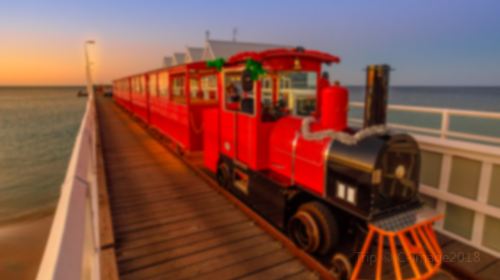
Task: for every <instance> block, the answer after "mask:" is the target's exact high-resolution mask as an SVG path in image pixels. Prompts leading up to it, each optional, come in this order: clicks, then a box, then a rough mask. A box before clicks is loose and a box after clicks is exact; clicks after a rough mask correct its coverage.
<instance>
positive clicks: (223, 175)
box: [217, 163, 231, 188]
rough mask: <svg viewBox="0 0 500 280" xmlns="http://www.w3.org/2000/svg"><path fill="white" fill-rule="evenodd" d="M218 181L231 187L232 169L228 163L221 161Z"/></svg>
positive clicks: (226, 186) (225, 186) (218, 169)
mask: <svg viewBox="0 0 500 280" xmlns="http://www.w3.org/2000/svg"><path fill="white" fill-rule="evenodd" d="M217 182H218V183H219V185H221V186H223V187H224V188H229V186H230V184H231V171H230V170H229V166H228V165H227V164H226V163H220V164H219V167H218V168H217Z"/></svg>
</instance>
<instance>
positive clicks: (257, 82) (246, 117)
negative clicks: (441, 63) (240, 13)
mask: <svg viewBox="0 0 500 280" xmlns="http://www.w3.org/2000/svg"><path fill="white" fill-rule="evenodd" d="M338 62H340V60H339V58H338V57H336V56H333V55H330V54H327V53H323V52H319V51H313V50H305V49H303V48H300V47H298V48H296V49H273V50H267V51H263V52H244V53H240V54H237V55H234V56H233V57H231V58H229V60H228V61H225V62H224V61H222V60H217V61H214V62H196V63H189V64H185V65H180V66H175V67H171V68H164V69H159V70H155V71H150V72H147V73H142V74H139V75H134V76H131V77H126V78H123V79H119V80H116V81H115V82H114V93H115V94H114V98H115V100H116V102H117V103H118V104H120V105H121V106H123V107H124V108H125V109H127V110H128V111H130V112H132V113H133V114H135V115H136V116H138V117H139V118H140V119H141V120H143V121H144V122H146V123H147V124H149V125H150V126H152V127H154V128H156V129H158V130H159V131H161V132H162V133H163V134H165V135H166V136H167V137H169V138H170V139H172V140H173V141H174V142H176V143H177V144H178V147H179V149H181V150H182V151H185V152H188V153H189V152H192V151H203V157H204V163H205V166H206V168H207V169H208V170H209V171H210V172H212V173H213V174H214V175H215V176H216V177H217V180H218V181H219V183H220V184H221V185H222V186H224V187H225V188H227V189H229V190H230V191H231V192H233V193H234V194H235V195H236V196H238V197H239V198H240V199H242V200H243V201H245V202H246V203H248V204H249V205H250V206H251V207H253V208H254V209H256V210H257V211H258V212H259V213H261V214H262V216H263V217H265V218H266V219H268V220H269V221H271V222H272V223H273V224H275V225H276V226H277V227H279V228H280V229H282V230H283V231H284V232H286V233H287V234H288V235H289V236H290V238H291V239H292V240H293V241H294V242H295V243H296V244H297V246H299V247H301V248H303V249H304V250H305V251H307V252H310V253H312V254H315V255H320V256H332V255H333V257H332V262H333V272H334V273H335V274H337V275H338V276H341V277H348V278H351V277H352V278H354V279H356V278H358V277H360V275H361V273H363V272H364V273H370V272H367V271H369V270H370V269H374V272H373V274H370V275H371V276H374V277H375V278H380V277H381V276H382V273H383V271H385V270H386V266H389V267H390V268H391V269H392V270H393V273H394V275H395V277H396V278H397V279H402V278H405V277H409V276H410V277H413V278H426V277H429V276H430V275H432V274H434V273H435V272H436V271H437V270H438V269H439V267H440V265H441V250H440V247H439V245H438V243H437V239H436V236H435V234H434V232H433V230H432V223H433V222H434V221H435V220H436V219H438V218H439V217H438V216H435V215H429V213H427V212H425V211H422V210H421V209H422V203H421V201H420V199H419V196H418V186H419V172H420V151H419V148H418V145H417V143H416V141H415V140H414V139H413V138H412V137H411V136H409V135H406V134H397V133H394V132H391V131H389V130H387V129H386V127H385V118H386V111H387V108H386V107H387V93H388V76H389V74H388V73H389V70H390V69H389V67H388V66H386V65H375V66H370V67H369V68H368V69H367V73H368V75H367V93H366V103H365V104H366V108H365V118H364V125H363V128H360V129H355V128H351V127H348V125H347V113H348V91H347V89H346V88H344V87H341V86H340V85H338V84H336V85H333V86H330V85H329V83H328V80H327V79H325V78H324V77H322V76H321V75H320V73H321V67H322V64H325V63H326V64H331V63H338ZM214 66H216V67H214ZM386 252H388V253H389V254H388V256H387V254H385V253H386ZM371 253H373V254H374V257H375V265H374V266H367V265H366V263H367V262H366V260H367V259H368V258H369V257H370V255H369V254H371ZM370 260H372V261H373V258H370ZM387 260H390V261H389V262H387ZM401 263H408V264H409V267H410V268H411V269H410V270H409V272H408V271H404V270H403V269H402V268H401V267H402V265H401Z"/></svg>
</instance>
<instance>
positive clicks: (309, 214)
mask: <svg viewBox="0 0 500 280" xmlns="http://www.w3.org/2000/svg"><path fill="white" fill-rule="evenodd" d="M288 230H289V234H290V236H291V238H292V240H293V241H294V242H295V243H296V244H297V245H298V246H299V247H301V248H302V249H304V250H305V251H307V252H309V253H315V254H319V255H326V254H328V253H329V252H331V250H332V249H333V248H334V247H335V246H336V245H337V243H338V239H339V228H338V224H337V221H336V219H335V217H334V216H333V214H332V213H331V211H330V209H328V207H327V206H326V205H324V204H322V203H320V202H309V203H306V204H304V205H302V206H301V207H300V208H299V210H298V211H297V213H296V214H295V215H294V216H293V217H292V218H291V219H290V222H289V225H288Z"/></svg>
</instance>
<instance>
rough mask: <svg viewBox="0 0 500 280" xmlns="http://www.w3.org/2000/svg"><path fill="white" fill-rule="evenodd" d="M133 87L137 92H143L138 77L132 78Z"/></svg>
mask: <svg viewBox="0 0 500 280" xmlns="http://www.w3.org/2000/svg"><path fill="white" fill-rule="evenodd" d="M132 87H133V88H134V93H135V94H139V93H140V92H141V85H140V83H139V79H138V78H137V77H136V78H133V79H132Z"/></svg>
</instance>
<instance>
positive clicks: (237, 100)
mask: <svg viewBox="0 0 500 280" xmlns="http://www.w3.org/2000/svg"><path fill="white" fill-rule="evenodd" d="M224 96H225V98H224V101H225V102H224V103H225V107H226V110H229V111H240V112H243V113H247V114H253V113H254V107H255V104H254V103H255V102H254V101H255V100H254V94H253V91H252V92H243V88H242V85H241V72H233V73H229V74H226V75H225V78H224Z"/></svg>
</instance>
